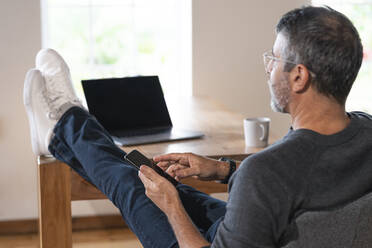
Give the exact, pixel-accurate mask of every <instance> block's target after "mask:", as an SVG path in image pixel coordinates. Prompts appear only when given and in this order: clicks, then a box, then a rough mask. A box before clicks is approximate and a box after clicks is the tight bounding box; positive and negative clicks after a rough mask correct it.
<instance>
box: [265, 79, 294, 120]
mask: <svg viewBox="0 0 372 248" xmlns="http://www.w3.org/2000/svg"><path fill="white" fill-rule="evenodd" d="M268 84H269V89H270V95H271V103H270V106H271V109H272V110H273V111H275V112H279V113H286V112H287V111H286V110H285V107H287V105H288V103H289V92H290V87H289V83H288V81H287V80H284V79H283V80H282V81H280V82H279V83H278V85H276V86H274V87H275V89H274V87H273V85H272V84H271V83H270V81H269V82H268Z"/></svg>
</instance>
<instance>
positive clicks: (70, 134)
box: [49, 107, 226, 248]
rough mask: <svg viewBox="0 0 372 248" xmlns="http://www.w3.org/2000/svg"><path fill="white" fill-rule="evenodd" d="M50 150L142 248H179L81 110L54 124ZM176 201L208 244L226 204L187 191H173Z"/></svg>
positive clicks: (130, 171)
mask: <svg viewBox="0 0 372 248" xmlns="http://www.w3.org/2000/svg"><path fill="white" fill-rule="evenodd" d="M54 133H55V136H54V137H53V139H52V141H51V143H50V145H49V151H50V152H51V153H52V155H53V156H54V157H56V158H57V159H59V160H61V161H63V162H65V163H66V164H68V165H69V166H70V167H71V168H72V169H74V170H75V171H76V172H77V173H79V174H80V176H82V177H83V178H85V179H86V180H88V181H89V182H91V183H92V184H94V185H95V186H96V187H97V188H98V189H100V190H101V191H102V192H103V193H104V194H105V195H106V196H107V197H108V198H109V199H110V200H111V201H112V202H113V203H114V204H115V206H116V207H117V208H118V209H119V210H120V212H121V215H122V216H123V218H124V220H125V222H126V224H127V225H128V226H129V228H130V229H131V230H132V231H133V232H134V233H135V234H136V235H137V237H138V238H139V240H140V241H141V243H142V245H143V246H144V247H161V248H167V247H178V244H177V240H176V238H175V235H174V233H173V230H172V227H171V226H170V224H169V222H168V219H167V217H166V215H165V214H164V213H163V212H162V211H161V210H160V209H159V208H158V207H157V206H156V205H155V204H154V203H153V202H152V201H151V200H150V199H149V198H147V196H146V195H145V188H144V186H143V184H142V182H141V180H140V179H139V177H138V171H137V169H135V168H134V167H132V166H131V165H129V164H128V163H127V162H126V161H125V160H124V158H123V157H124V155H125V154H126V153H125V152H124V151H123V150H121V149H120V148H118V147H117V146H116V145H115V144H114V143H113V141H112V139H111V137H110V135H109V134H108V133H107V131H106V130H105V129H104V128H103V127H102V126H101V125H100V124H99V123H98V122H97V120H96V119H95V118H94V117H93V116H91V115H90V114H89V113H88V112H86V111H85V110H83V109H81V108H78V107H73V108H70V109H69V110H68V111H67V112H66V113H65V114H64V115H63V116H62V118H61V119H60V120H59V121H58V123H57V125H56V127H55V129H54ZM177 190H178V192H179V196H180V198H181V201H182V203H183V205H184V208H185V209H186V211H187V213H188V214H189V216H190V218H191V219H192V221H193V222H194V224H195V225H196V226H197V228H198V229H199V231H200V232H201V233H202V235H203V236H204V237H205V238H206V239H207V240H208V241H209V242H212V240H213V238H214V236H215V234H216V231H217V227H218V225H219V223H220V222H221V220H222V218H223V216H224V215H225V212H226V203H225V202H223V201H220V200H217V199H215V198H213V197H210V196H209V195H207V194H204V193H202V192H199V191H197V190H195V189H193V188H192V187H190V186H187V185H184V184H179V185H178V186H177Z"/></svg>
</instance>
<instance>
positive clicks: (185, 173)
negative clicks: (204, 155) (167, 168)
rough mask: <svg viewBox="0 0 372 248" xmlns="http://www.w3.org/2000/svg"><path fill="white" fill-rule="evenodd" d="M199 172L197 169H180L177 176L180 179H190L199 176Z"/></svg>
mask: <svg viewBox="0 0 372 248" xmlns="http://www.w3.org/2000/svg"><path fill="white" fill-rule="evenodd" d="M198 174H199V171H198V169H196V168H192V167H191V168H190V167H188V168H185V169H180V170H177V171H176V176H177V177H179V178H185V177H190V176H198Z"/></svg>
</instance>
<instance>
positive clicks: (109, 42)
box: [42, 0, 192, 96]
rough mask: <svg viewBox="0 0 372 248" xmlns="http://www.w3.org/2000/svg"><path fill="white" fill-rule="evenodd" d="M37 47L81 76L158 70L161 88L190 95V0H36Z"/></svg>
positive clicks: (77, 82) (76, 77) (77, 85)
mask: <svg viewBox="0 0 372 248" xmlns="http://www.w3.org/2000/svg"><path fill="white" fill-rule="evenodd" d="M42 18H43V22H42V23H43V29H42V30H43V47H51V48H54V49H56V50H57V51H58V52H59V53H60V54H61V55H62V56H63V57H64V58H65V60H66V62H67V63H68V65H69V66H70V68H71V75H72V79H73V81H74V85H75V89H76V90H77V92H78V94H79V95H80V96H82V89H81V84H80V82H81V80H82V79H93V78H107V77H124V76H136V75H158V76H159V77H160V81H161V83H162V87H163V90H164V92H165V94H167V93H168V94H169V93H170V92H171V93H172V94H179V95H191V85H192V84H191V0H182V1H179V0H156V1H153V0H42Z"/></svg>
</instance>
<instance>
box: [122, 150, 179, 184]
mask: <svg viewBox="0 0 372 248" xmlns="http://www.w3.org/2000/svg"><path fill="white" fill-rule="evenodd" d="M124 158H125V159H126V160H127V161H128V162H129V163H131V164H132V165H133V166H134V167H136V168H137V169H138V170H139V168H140V166H141V165H146V166H148V167H150V168H152V169H153V170H154V171H156V172H157V173H158V174H159V175H160V176H162V177H165V178H166V179H167V180H168V181H170V182H171V183H172V184H173V185H174V186H177V185H178V181H177V180H176V179H174V178H173V177H171V176H170V175H169V174H168V173H166V172H165V171H163V170H162V169H161V168H160V167H159V166H157V165H156V164H154V163H153V162H152V161H151V160H150V159H148V158H147V157H146V156H145V155H143V154H142V153H140V152H139V151H137V150H133V151H131V152H130V153H127V154H126V155H125V156H124Z"/></svg>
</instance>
